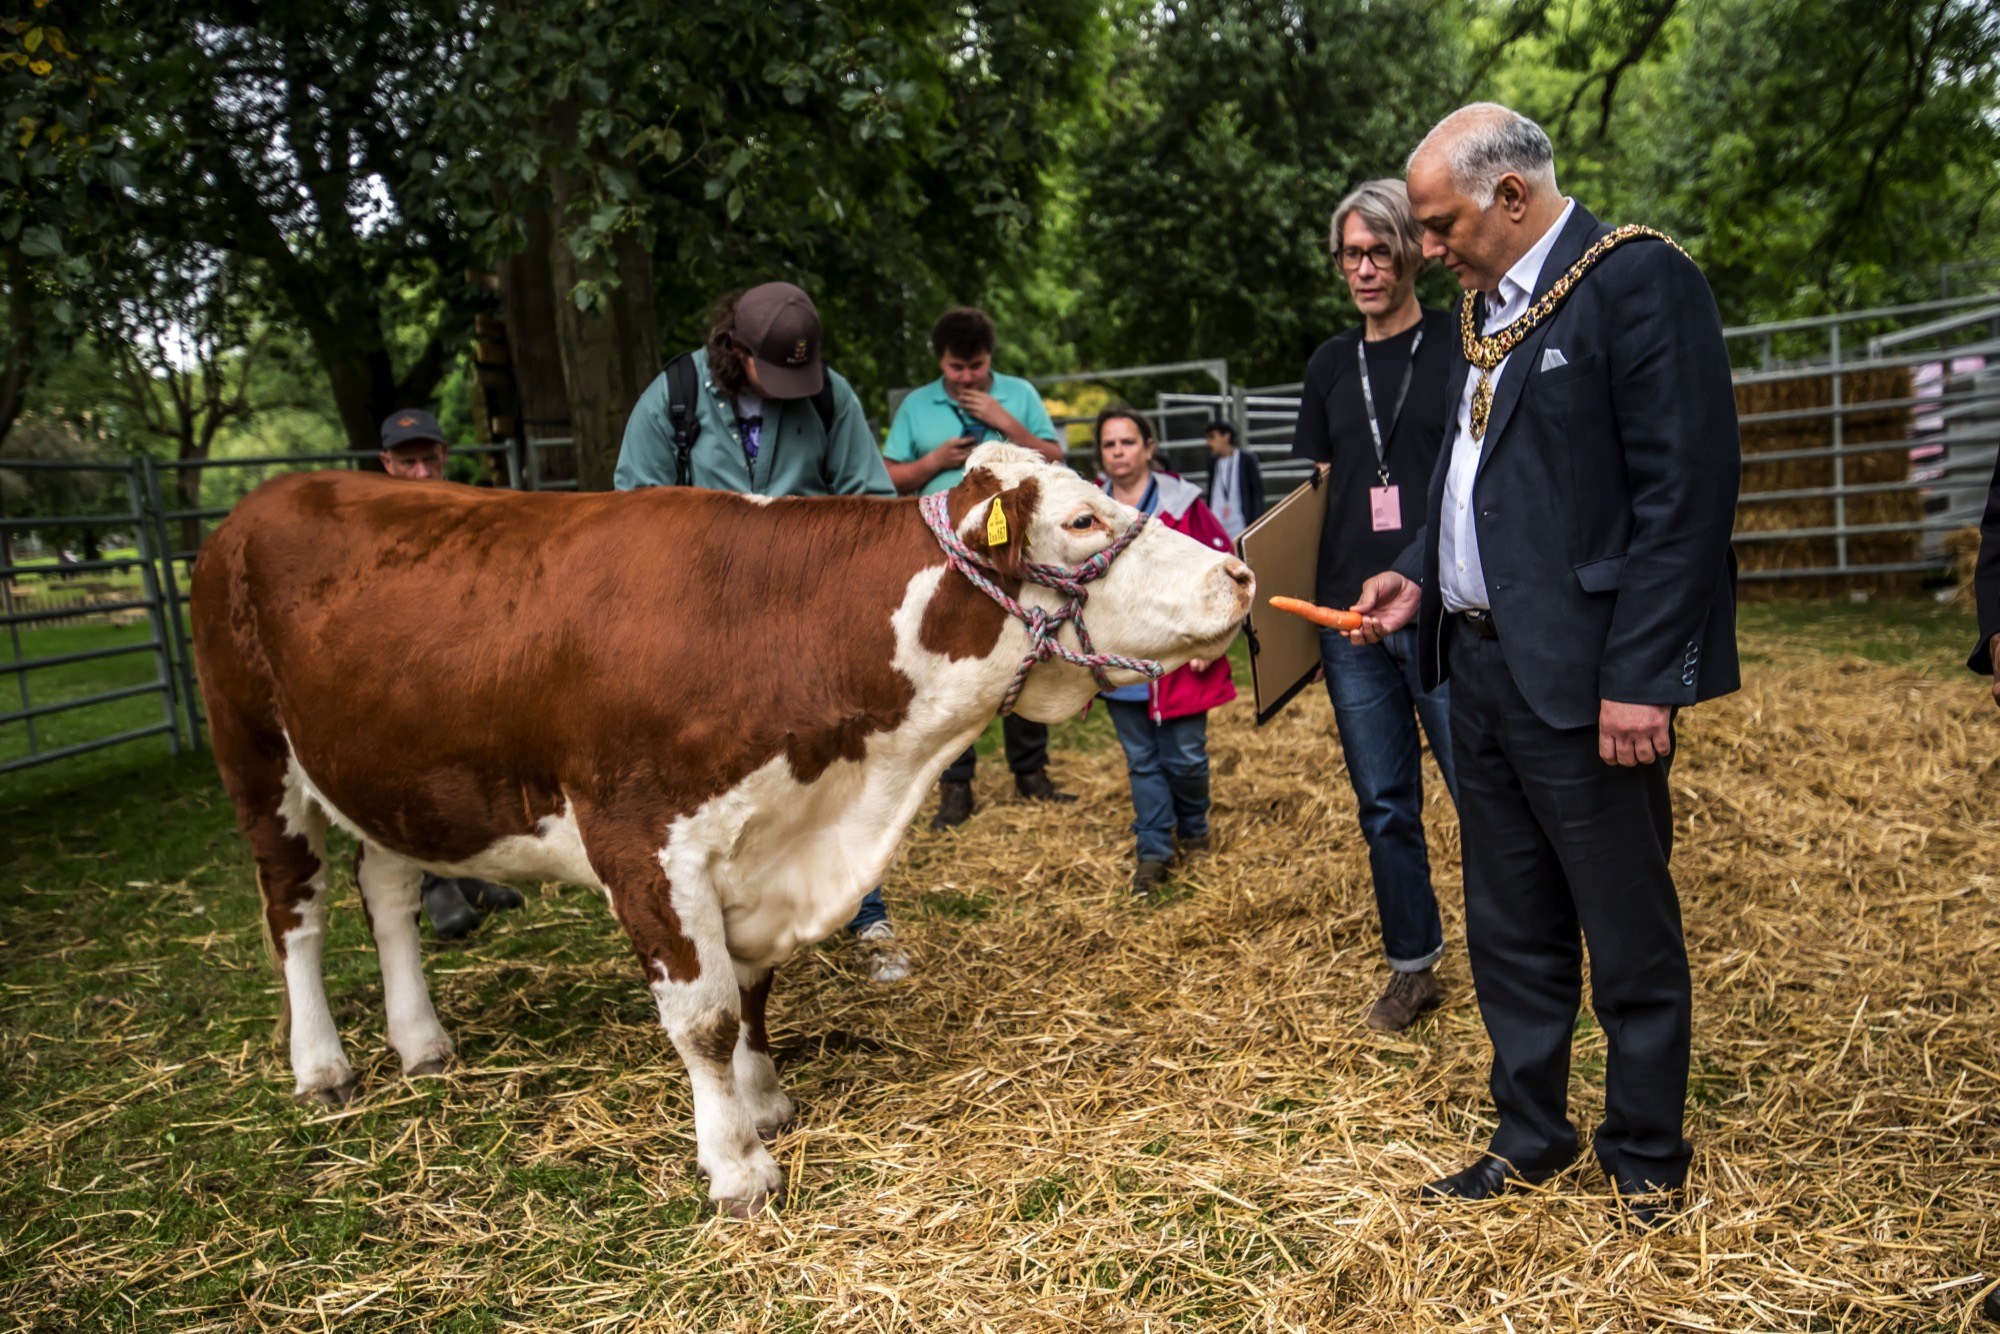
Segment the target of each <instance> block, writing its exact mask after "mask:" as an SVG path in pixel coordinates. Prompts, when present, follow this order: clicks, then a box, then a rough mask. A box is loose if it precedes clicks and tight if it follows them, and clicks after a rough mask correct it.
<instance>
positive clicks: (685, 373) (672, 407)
mask: <svg viewBox="0 0 2000 1334" xmlns="http://www.w3.org/2000/svg"><path fill="white" fill-rule="evenodd" d="M666 374H667V421H668V422H669V423H671V424H672V426H673V428H674V459H675V468H674V484H675V485H677V486H689V485H692V482H691V481H690V473H689V467H690V462H691V459H692V456H693V454H694V441H695V437H696V436H698V435H700V434H701V415H700V412H699V408H700V407H701V381H700V380H699V379H698V378H697V377H696V375H695V373H694V353H692V352H683V353H681V354H680V355H679V356H678V357H675V358H674V359H673V360H672V361H670V362H668V363H667V370H666Z"/></svg>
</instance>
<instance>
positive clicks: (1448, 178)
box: [1354, 103, 1742, 1227]
mask: <svg viewBox="0 0 2000 1334" xmlns="http://www.w3.org/2000/svg"><path fill="white" fill-rule="evenodd" d="M1407 179H1408V184H1409V192H1410V205H1411V210H1412V212H1413V213H1414V214H1415V215H1416V218H1417V222H1418V223H1419V225H1421V226H1422V227H1423V229H1424V251H1425V254H1426V255H1427V256H1429V257H1431V258H1433V259H1437V260H1441V261H1442V262H1443V263H1444V264H1445V265H1446V266H1447V267H1449V268H1450V269H1451V270H1452V272H1453V273H1454V274H1456V275H1457V276H1458V279H1459V282H1460V283H1461V284H1462V285H1463V286H1464V288H1465V289H1466V296H1465V300H1464V304H1463V305H1462V306H1461V308H1460V318H1461V323H1460V328H1459V334H1460V340H1459V343H1460V350H1461V351H1462V352H1463V354H1464V356H1465V361H1464V362H1462V363H1461V364H1460V366H1459V367H1458V369H1457V371H1456V373H1455V374H1454V375H1453V377H1452V383H1451V387H1450V390H1449V391H1448V401H1449V402H1451V403H1452V404H1453V405H1454V413H1455V418H1456V420H1455V421H1454V423H1453V426H1452V428H1451V431H1450V435H1449V437H1448V439H1447V442H1446V454H1445V456H1444V457H1443V458H1441V459H1440V461H1439V463H1438V467H1437V469H1436V471H1435V472H1434V473H1433V474H1432V477H1431V484H1430V488H1429V494H1428V496H1427V498H1426V503H1425V511H1424V513H1425V527H1424V529H1423V530H1422V532H1421V533H1420V534H1419V537H1418V540H1417V541H1415V542H1413V543H1412V544H1411V545H1410V547H1409V548H1408V549H1407V550H1406V551H1405V552H1404V553H1403V555H1402V556H1400V557H1399V558H1398V560H1397V565H1396V568H1395V570H1393V571H1391V572H1385V573H1383V574H1379V575H1376V576H1374V577H1372V578H1370V579H1369V580H1368V581H1367V583H1366V584H1365V585H1364V587H1363V589H1362V593H1361V596H1360V598H1359V599H1358V600H1357V601H1356V603H1355V607H1354V609H1355V610H1356V611H1359V612H1361V613H1362V614H1363V616H1364V617H1365V618H1366V619H1365V621H1364V626H1363V629H1362V630H1359V631H1356V632H1355V637H1356V638H1358V639H1361V640H1363V641H1370V640H1374V639H1378V638H1380V637H1381V635H1383V634H1384V633H1387V632H1390V631H1393V630H1395V629H1398V628H1400V627H1402V626H1404V625H1407V624H1410V623H1412V622H1413V621H1414V622H1415V623H1416V625H1417V627H1418V633H1417V644H1418V652H1419V656H1420V662H1421V664H1422V669H1423V676H1424V683H1425V685H1426V686H1431V685H1434V684H1436V683H1437V682H1439V681H1442V680H1444V679H1445V677H1446V676H1447V674H1448V675H1449V677H1450V679H1451V683H1452V687H1451V737H1452V746H1453V762H1454V767H1455V769H1456V770H1457V775H1458V801H1459V818H1460V825H1461V829H1462V830H1463V841H1464V855H1465V935H1466V947H1467V952H1468V954H1469V956H1470V958H1471V961H1472V980H1473V987H1474V990H1475V991H1476V992H1477V994H1478V997H1479V1008H1480V1013H1481V1016H1482V1017H1483V1018H1484V1019H1485V1021H1486V1032H1487V1035H1488V1037H1489V1038H1490V1039H1491V1040H1492V1043H1493V1070H1492V1079H1491V1088H1492V1093H1493V1101H1494V1103H1495V1105H1496V1108H1497V1111H1498V1113H1499V1115H1498V1122H1497V1124H1496V1126H1495V1127H1494V1131H1493V1137H1492V1140H1491V1141H1490V1143H1489V1144H1488V1146H1487V1149H1486V1152H1485V1153H1484V1154H1483V1155H1481V1156H1480V1157H1479V1158H1478V1159H1477V1160H1475V1161H1474V1162H1473V1163H1472V1164H1471V1165H1470V1166H1468V1167H1466V1168H1465V1169H1464V1170H1462V1171H1459V1172H1455V1173H1453V1174H1452V1175H1450V1176H1447V1177H1445V1178H1443V1179H1441V1180H1439V1181H1435V1182H1432V1183H1431V1184H1430V1185H1429V1186H1427V1187H1425V1188H1424V1191H1423V1198H1424V1199H1426V1200H1429V1201H1439V1200H1467V1199H1473V1200H1476V1199H1485V1198H1487V1197H1488V1196H1492V1195H1497V1194H1500V1193H1502V1192H1504V1191H1509V1190H1514V1189H1518V1188H1520V1187H1521V1186H1523V1185H1527V1184H1535V1183H1539V1182H1545V1181H1547V1180H1549V1179H1550V1178H1552V1177H1553V1176H1555V1175H1556V1174H1557V1173H1559V1172H1561V1171H1563V1170H1564V1169H1565V1168H1567V1167H1568V1166H1569V1164H1570V1163H1571V1161H1572V1160H1573V1159H1574V1158H1575V1157H1576V1156H1577V1151H1578V1148H1579V1144H1578V1139H1577V1132H1576V1128H1575V1127H1574V1125H1572V1123H1571V1122H1570V1119H1569V1113H1568V1098H1569V1058H1570V1043H1571V1040H1572V1038H1573V1037H1574V1035H1575V1030H1576V1015H1577V1009H1578V1007H1579V1005H1580V1003H1581V1000H1582V993H1583V959H1584V950H1585V949H1586V948H1587V949H1588V951H1589V955H1590V977H1591V999H1592V1002H1593V1006H1594V1008H1595V1010H1596V1013H1597V1020H1598V1027H1599V1029H1600V1030H1601V1031H1602V1032H1603V1033H1604V1035H1605V1043H1606V1074H1605V1102H1604V1119H1603V1120H1602V1121H1601V1122H1600V1123H1599V1125H1598V1127H1597V1130H1596V1133H1595V1135H1594V1137H1593V1143H1592V1148H1593V1149H1594V1150H1595V1152H1596V1156H1597V1160H1598V1162H1599V1164H1600V1165H1601V1166H1602V1167H1603V1169H1604V1174H1605V1177H1606V1178H1607V1179H1608V1180H1609V1181H1610V1182H1611V1184H1612V1186H1613V1187H1614V1188H1615V1189H1616V1191H1617V1193H1618V1196H1619V1198H1620V1201H1621V1203H1622V1206H1623V1208H1624V1211H1625V1215H1626V1217H1627V1218H1628V1219H1629V1220H1630V1221H1631V1222H1632V1223H1634V1224H1635V1225H1637V1226H1648V1227H1649V1226H1654V1225H1657V1224H1658V1223H1659V1222H1661V1221H1662V1220H1663V1216H1664V1211H1665V1210H1667V1209H1668V1208H1670V1207H1671V1206H1672V1204H1673V1201H1674V1197H1675V1196H1676V1195H1677V1193H1678V1191H1679V1189H1680V1187H1681V1186H1682V1184H1683V1183H1684V1182H1685V1180H1686V1177H1687V1171H1688V1163H1689V1161H1690V1159H1691V1157H1692V1150H1691V1148H1690V1146H1689V1144H1688V1142H1687V1139H1686V1138H1685V1136H1684V1134H1683V1130H1684V1121H1685V1117H1686V1104H1687V1085H1688V1061H1689V1052H1690V1038H1691V1033H1690V1016H1691V1010H1692V1005H1691V999H1692V981H1691V978H1690V975H1689V969H1688V958H1687V946H1686V943H1685V940H1684V937H1683V936H1682V933H1681V914H1680V900H1679V897H1678V894H1677V892H1676V890H1675V888H1674V879H1673V874H1672V871H1671V869H1670V868H1669V864H1668V861H1669V857H1670V855H1671V853H1672V850H1673V830H1674V819H1673V793H1672V789H1671V787H1670V786H1669V783H1668V766H1669V764H1670V763H1671V759H1672V752H1673V748H1674V716H1675V712H1676V710H1679V709H1683V708H1687V707H1689V706H1690V705H1694V704H1697V703H1700V702H1701V701H1702V700H1706V699H1712V698H1714V697H1716V696H1718V695H1723V694H1727V693H1729V692H1730V691H1733V690H1735V689H1736V688H1737V685H1738V668H1737V657H1736V596H1735V594H1736V573H1735V559H1734V557H1733V555H1732V554H1731V551H1730V530H1731V527H1732V524H1733V521H1734V518H1735V513H1736V489H1737V481H1738V476H1739V473H1740V471H1741V466H1742V459H1741V446H1740V443H1739V441H1738V437H1737V429H1736V397H1735V393H1734V391H1733V388H1732V386H1731V382H1730V370H1729V354H1728V351H1727V349H1726V347H1725V345H1724V343H1723V337H1722V319H1721V315H1720V313H1719V312H1718V311H1717V309H1716V304H1715V298H1714V296H1713V295H1712V294H1711V293H1710V291H1709V288H1708V283H1707V281H1706V279H1704V278H1703V276H1702V272H1701V269H1700V268H1699V267H1697V266H1696V264H1695V262H1694V261H1693V260H1692V259H1690V258H1689V257H1688V256H1687V255H1686V254H1685V253H1684V252H1683V251H1682V250H1681V249H1680V247H1679V246H1677V245H1674V244H1673V243H1671V242H1670V241H1668V240H1667V239H1666V238H1664V237H1662V236H1661V235H1660V234H1659V233H1657V232H1653V231H1651V230H1650V229H1647V228H1640V227H1633V228H1620V229H1618V230H1617V231H1615V232H1614V231H1613V230H1612V229H1611V228H1608V227H1606V226H1605V225H1604V224H1603V223H1601V222H1599V221H1598V220H1597V219H1596V218H1594V217H1592V216H1591V215H1590V213H1589V212H1588V211H1587V210H1585V209H1584V208H1583V206H1582V205H1580V204H1578V203H1576V202H1575V201H1574V200H1571V199H1567V198H1565V197H1564V196H1563V195H1562V193H1561V192H1560V191H1559V190H1558V189H1557V188H1556V176H1555V157H1554V152H1553V150H1552V149H1551V147H1550V145H1549V139H1548V136H1547V135H1546V134H1544V133H1543V132H1542V130H1541V127H1539V126H1537V125H1536V124H1535V123H1534V122H1533V121H1531V120H1529V119H1528V118H1527V117H1525V116H1521V115H1519V114H1517V113H1515V112H1513V111H1510V110H1508V109H1507V108H1505V107H1501V106H1495V105H1492V104H1490V103H1488V104H1480V105H1475V106H1470V107H1466V108H1463V109H1461V110H1459V111H1457V112H1454V113H1453V114H1452V115H1451V116H1449V117H1447V118H1446V119H1445V120H1444V121H1442V122H1441V123H1440V124H1439V125H1438V126H1437V127H1436V128H1435V129H1433V130H1432V131H1431V133H1430V134H1429V135H1428V136H1426V138H1425V139H1424V141H1423V142H1422V143H1421V144H1419V145H1418V146H1417V150H1416V151H1415V152H1414V153H1413V154H1411V157H1410V163H1409V172H1408V178H1407ZM1579 933H1580V934H1581V936H1582V939H1581V941H1579V939H1578V936H1579Z"/></svg>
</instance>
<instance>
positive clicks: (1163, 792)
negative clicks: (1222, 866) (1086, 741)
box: [1104, 699, 1208, 862]
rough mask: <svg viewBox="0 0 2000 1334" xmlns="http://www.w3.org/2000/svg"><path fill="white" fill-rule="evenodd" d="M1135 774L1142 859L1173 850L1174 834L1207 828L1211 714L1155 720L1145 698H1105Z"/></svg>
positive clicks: (1135, 826)
mask: <svg viewBox="0 0 2000 1334" xmlns="http://www.w3.org/2000/svg"><path fill="white" fill-rule="evenodd" d="M1104 707H1105V708H1107V709H1109V710H1110V711H1111V725H1112V727H1114V728H1116V729H1117V731H1118V744H1119V745H1121V746H1123V747H1124V748H1125V767H1126V769H1127V770H1128V771H1129V772H1130V773H1131V776H1132V807H1133V810H1134V812H1135V818H1134V819H1133V821H1132V833H1133V834H1134V836H1136V837H1137V838H1138V840H1139V847H1138V854H1139V860H1140V861H1142V862H1163V861H1166V860H1167V859H1168V858H1170V857H1172V856H1173V855H1174V834H1175V833H1176V832H1179V834H1180V836H1181V837H1182V838H1203V837H1205V836H1206V835H1207V834H1208V715H1207V714H1206V713H1194V714H1189V715H1188V716H1187V717H1185V718H1169V719H1167V721H1165V722H1163V723H1156V722H1154V721H1153V716H1152V706H1151V705H1150V704H1147V703H1145V702H1144V701H1138V700H1123V699H1107V700H1105V701H1104Z"/></svg>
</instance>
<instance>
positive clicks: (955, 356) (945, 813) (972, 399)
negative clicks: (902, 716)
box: [882, 307, 1076, 829]
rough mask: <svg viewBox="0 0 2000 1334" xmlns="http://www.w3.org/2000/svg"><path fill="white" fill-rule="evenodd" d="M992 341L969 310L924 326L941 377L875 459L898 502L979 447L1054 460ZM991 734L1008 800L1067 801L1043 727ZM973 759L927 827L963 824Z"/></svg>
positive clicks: (905, 408)
mask: <svg viewBox="0 0 2000 1334" xmlns="http://www.w3.org/2000/svg"><path fill="white" fill-rule="evenodd" d="M997 342H998V338H997V336H996V334H995V332H994V329H993V320H992V318H991V317H990V316H988V315H987V313H986V312H985V311H983V310H974V309H972V308H971V307H959V308H957V309H954V310H947V311H946V312H945V313H944V314H942V315H940V316H938V321H937V323H936V324H935V325H933V326H931V351H932V352H933V353H935V354H936V356H937V359H938V370H939V371H940V372H941V374H940V375H939V376H938V378H937V379H935V380H932V381H931V382H930V383H929V384H927V385H925V386H923V387H922V388H921V389H915V390H912V391H911V393H910V395H909V397H907V398H905V399H904V400H903V403H902V406H901V407H899V408H897V409H896V421H895V424H894V425H892V426H890V428H889V443H888V444H887V445H885V446H884V447H883V450H882V455H883V458H884V459H885V460H886V461H887V463H888V465H889V478H890V480H891V481H893V482H894V483H895V484H896V489H897V490H898V491H900V492H902V493H903V494H904V495H906V496H907V495H926V496H928V495H930V494H932V493H933V492H937V491H947V490H949V489H951V488H952V487H953V486H956V485H957V484H958V479H959V478H961V477H963V476H964V475H965V456H966V455H967V454H970V453H971V452H972V450H973V447H974V446H976V445H981V444H984V443H985V442H987V441H989V440H1006V441H1008V442H1010V443H1012V444H1016V445H1019V446H1021V447H1022V448H1023V449H1032V450H1034V451H1035V452H1036V453H1038V454H1040V455H1041V456H1042V457H1043V458H1046V459H1048V460H1049V461H1050V462H1051V463H1061V462H1062V461H1063V447H1062V443H1061V438H1060V437H1059V436H1058V435H1057V433H1056V428H1055V423H1054V422H1052V421H1050V420H1049V410H1048V408H1047V407H1046V406H1044V405H1043V403H1042V396H1041V395H1040V394H1039V393H1037V392H1036V391H1035V386H1033V385H1031V384H1029V383H1028V382H1027V381H1026V380H1023V379H1020V378H1019V377H1018V376H1013V375H999V374H996V373H995V372H994V370H993V348H994V346H995V344H996V343H997ZM1001 732H1002V735H1003V736H1004V737H1005V738H1006V743H1007V767H1008V768H1010V769H1012V770H1013V771H1014V789H1015V791H1017V792H1019V793H1020V794H1021V795H1022V796H1024V797H1026V798H1028V799H1029V800H1030V801H1055V802H1069V801H1075V800H1076V798H1075V797H1074V796H1072V795H1070V794H1069V793H1067V792H1060V791H1057V790H1056V785H1055V784H1054V783H1053V782H1052V781H1050V779H1049V729H1048V728H1047V727H1046V726H1045V725H1043V724H1041V723H1036V722H1030V721H1028V720H1027V719H1026V718H1022V717H1019V716H1017V715H1015V714H1011V713H1010V714H1008V715H1007V717H1006V718H1005V719H1004V720H1002V723H1001ZM977 760H978V753H977V751H976V749H975V750H967V751H966V752H965V754H963V755H961V756H959V757H958V759H956V760H954V761H953V762H952V766H951V767H950V768H949V769H946V770H945V771H944V778H943V781H942V782H941V783H940V785H939V791H938V811H937V815H936V817H935V818H934V819H932V821H931V826H932V828H935V829H944V828H948V827H949V826H951V825H955V824H963V823H964V822H965V821H966V820H967V819H969V818H970V817H971V815H972V774H973V767H974V765H975V763H976V762H977Z"/></svg>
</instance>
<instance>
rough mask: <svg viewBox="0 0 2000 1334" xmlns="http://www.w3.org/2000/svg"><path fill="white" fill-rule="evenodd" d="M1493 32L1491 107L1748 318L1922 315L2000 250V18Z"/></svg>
mask: <svg viewBox="0 0 2000 1334" xmlns="http://www.w3.org/2000/svg"><path fill="white" fill-rule="evenodd" d="M1502 20H1504V22H1505V24H1508V25H1511V26H1502V23H1501V21H1502ZM1490 33H1491V34H1492V35H1495V36H1497V38H1498V41H1497V43H1496V45H1498V46H1504V47H1505V48H1506V49H1505V50H1504V52H1503V53H1502V54H1501V55H1500V57H1499V58H1498V59H1497V60H1496V61H1495V63H1494V71H1495V72H1494V77H1493V81H1492V82H1493V87H1492V91H1493V92H1494V93H1496V94H1498V95H1499V96H1501V97H1502V98H1503V99H1504V100H1508V101H1510V102H1512V103H1513V104H1515V105H1517V106H1518V107H1519V108H1520V109H1521V110H1522V111H1524V112H1526V113H1527V114H1529V115H1533V116H1535V117H1536V118H1537V119H1539V120H1541V121H1542V122H1543V124H1544V125H1546V126H1547V127H1548V129H1549V132H1550V134H1551V136H1552V137H1553V138H1554V139H1555V141H1556V149H1557V165H1558V167H1559V169H1560V170H1561V172H1562V177H1563V184H1564V186H1565V188H1566V189H1568V190H1570V191H1571V192H1572V193H1575V194H1577V195H1578V196H1579V197H1581V198H1583V199H1584V200H1585V201H1586V202H1588V203H1589V204H1590V205H1591V206H1592V207H1593V209H1594V210H1596V211H1597V212H1599V213H1600V214H1601V215H1603V216H1605V217H1606V218H1608V219H1610V220H1612V221H1619V222H1624V221H1644V222H1651V223H1653V224H1655V225H1657V226H1660V227H1663V228H1666V229H1668V230H1670V231H1672V232H1673V233H1674V234H1675V235H1676V236H1677V237H1678V238H1679V239H1680V240H1681V241H1682V242H1683V243H1685V244H1686V245H1687V246H1688V247H1689V249H1690V250H1691V251H1692V252H1693V253H1694V254H1695V255H1696V257H1697V258H1698V259H1700V260H1701V261H1702V264H1703V266H1704V268H1705V269H1706V270H1707V272H1708V275H1709V281H1710V283H1711V285H1712V286H1713V287H1714V288H1715V292H1716V296H1717V298H1718V300H1719V301H1720V303H1721V305H1722V308H1723V311H1724V314H1725V317H1726V318H1728V319H1730V320H1731V321H1742V322H1748V321H1752V320H1758V319H1771V318H1781V317H1786V316H1794V315H1807V314H1819V313H1823V312H1826V311H1831V310H1835V309H1840V308H1852V307H1855V306H1863V305H1871V304H1877V303H1881V302H1885V301H1894V300H1921V299H1923V298H1925V297H1931V296H1935V295H1936V294H1937V281H1938V265H1939V264H1940V263H1941V262H1945V261H1952V260H1963V259H1978V258H1987V257H1991V256H1993V255H1995V254H1996V253H2000V249H1996V243H1995V237H1994V222H1995V213H1994V199H1995V195H1996V192H2000V120H1996V116H1995V112H1996V108H2000V13H1996V11H1995V10H1994V9H1993V8H1992V6H1990V5H1985V4H1974V3H1967V0H1777V2H1776V3H1773V2H1772V0H1705V3H1702V4H1698V5H1697V4H1687V3H1680V2H1678V0H1646V3H1641V4H1624V3H1620V2H1619V0H1576V2H1575V3H1570V4H1565V5H1556V4H1551V3H1546V2H1544V3H1540V4H1531V5H1524V6H1510V7H1507V8H1505V9H1500V10H1497V11H1496V20H1495V22H1494V25H1493V27H1492V28H1491V29H1490Z"/></svg>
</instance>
